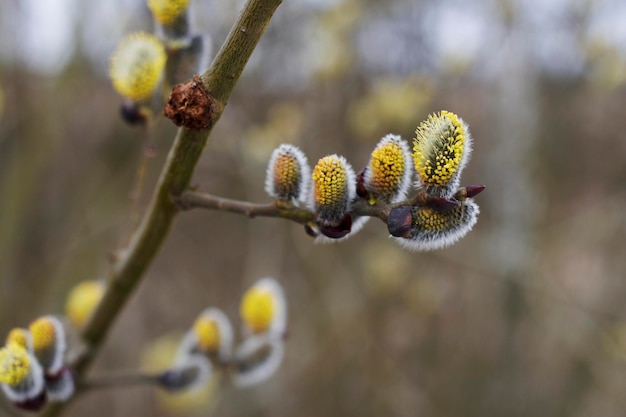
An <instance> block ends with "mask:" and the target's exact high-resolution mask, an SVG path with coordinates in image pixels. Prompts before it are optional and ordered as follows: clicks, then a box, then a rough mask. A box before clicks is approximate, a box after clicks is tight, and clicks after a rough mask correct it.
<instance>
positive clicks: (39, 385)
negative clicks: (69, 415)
mask: <svg viewBox="0 0 626 417" xmlns="http://www.w3.org/2000/svg"><path fill="white" fill-rule="evenodd" d="M0 383H1V384H2V390H3V391H4V393H5V394H6V396H7V397H8V398H9V399H10V400H11V401H14V402H24V401H28V400H30V399H33V398H36V397H37V396H39V395H40V394H41V393H42V392H43V387H44V377H43V371H42V369H41V366H40V365H39V363H38V362H37V360H36V359H35V358H33V357H32V356H31V354H30V353H28V351H27V350H26V349H25V348H24V347H23V346H20V345H19V344H18V343H14V342H12V343H9V344H7V345H6V346H5V347H3V348H2V349H0Z"/></svg>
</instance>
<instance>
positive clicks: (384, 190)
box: [363, 134, 413, 204]
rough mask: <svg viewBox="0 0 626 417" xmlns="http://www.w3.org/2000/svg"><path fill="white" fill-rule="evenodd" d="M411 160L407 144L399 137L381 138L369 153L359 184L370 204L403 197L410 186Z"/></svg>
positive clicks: (391, 201) (398, 199) (388, 136)
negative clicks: (363, 187)
mask: <svg viewBox="0 0 626 417" xmlns="http://www.w3.org/2000/svg"><path fill="white" fill-rule="evenodd" d="M412 173H413V162H412V159H411V151H410V150H409V146H408V145H407V143H406V142H405V141H404V140H402V138H401V137H400V136H397V135H392V134H389V135H387V136H385V137H383V138H382V139H381V140H380V142H379V143H378V145H377V146H376V148H375V149H374V151H373V152H372V154H371V156H370V160H369V163H368V164H367V167H366V168H365V172H364V174H363V185H364V186H365V189H366V190H367V192H368V195H369V202H370V204H375V203H376V202H383V203H395V202H398V201H400V200H403V199H404V198H405V197H406V193H407V191H408V189H409V187H410V185H411V176H412Z"/></svg>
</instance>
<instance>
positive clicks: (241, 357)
mask: <svg viewBox="0 0 626 417" xmlns="http://www.w3.org/2000/svg"><path fill="white" fill-rule="evenodd" d="M284 354H285V347H284V343H283V340H282V338H281V337H279V336H277V335H273V334H263V335H254V336H250V337H248V338H246V339H245V340H244V341H243V343H242V344H241V345H240V346H239V347H238V348H237V350H236V351H235V367H236V368H235V372H234V374H233V384H234V385H235V386H236V387H248V386H251V385H256V384H258V383H260V382H263V381H265V380H266V379H268V378H269V377H270V376H272V375H273V374H274V373H275V372H276V370H277V369H278V368H279V367H280V364H281V363H282V361H283V356H284Z"/></svg>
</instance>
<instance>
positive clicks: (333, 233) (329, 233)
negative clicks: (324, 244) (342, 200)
mask: <svg viewBox="0 0 626 417" xmlns="http://www.w3.org/2000/svg"><path fill="white" fill-rule="evenodd" d="M351 230H352V216H350V215H349V214H346V215H345V216H344V218H343V219H342V220H341V222H340V223H339V224H338V225H335V226H326V225H323V224H322V225H320V232H322V234H323V235H324V236H326V237H329V238H331V239H341V238H342V237H344V236H346V235H347V234H348V233H350V231H351Z"/></svg>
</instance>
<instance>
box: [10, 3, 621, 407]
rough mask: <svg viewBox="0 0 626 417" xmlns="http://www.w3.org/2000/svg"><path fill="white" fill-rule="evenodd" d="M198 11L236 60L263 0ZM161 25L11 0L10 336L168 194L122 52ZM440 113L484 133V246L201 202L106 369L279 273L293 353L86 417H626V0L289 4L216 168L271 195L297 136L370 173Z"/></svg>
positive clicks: (234, 306)
mask: <svg viewBox="0 0 626 417" xmlns="http://www.w3.org/2000/svg"><path fill="white" fill-rule="evenodd" d="M193 1H194V7H195V9H194V12H193V17H192V19H193V22H194V25H195V32H196V33H202V34H205V35H207V36H208V37H210V39H211V41H212V43H213V48H212V49H213V51H216V50H217V49H218V48H219V45H220V44H221V42H222V41H223V39H224V38H225V36H226V34H227V33H228V30H229V28H230V26H231V24H232V22H233V21H234V19H235V17H236V15H237V12H238V9H239V8H240V7H241V5H242V2H241V1H230V0H202V1H201V0H193ZM152 26H153V25H152V21H151V17H150V14H149V12H148V9H147V8H146V6H145V4H144V3H143V2H142V1H140V0H107V1H90V2H82V1H78V0H45V1H41V0H3V1H2V2H0V334H5V333H6V332H7V331H8V330H9V329H10V328H11V327H13V326H18V325H21V326H24V325H26V324H27V323H28V322H29V321H31V320H32V319H34V318H35V317H37V316H39V315H42V314H47V313H57V314H61V313H62V311H63V305H64V300H65V296H66V294H67V292H68V291H69V290H70V288H72V286H73V285H75V284H76V283H77V282H79V281H82V280H85V279H97V278H103V277H105V276H106V273H107V270H108V268H109V266H110V262H111V258H112V255H113V254H114V253H115V252H116V251H117V250H119V249H120V248H122V247H123V245H124V243H125V242H126V239H127V238H128V235H129V232H130V230H131V228H132V225H133V224H134V221H135V220H136V217H137V216H138V215H140V213H141V208H142V207H145V204H146V202H147V200H148V199H149V195H150V191H151V189H152V187H153V185H154V183H155V181H156V177H157V175H158V173H159V170H160V168H161V166H162V164H163V161H164V158H165V156H166V154H167V151H168V148H169V146H170V144H171V143H172V138H173V136H174V134H175V128H174V126H173V125H171V123H170V122H169V121H167V120H161V121H159V122H158V123H157V124H156V126H155V129H154V131H153V134H152V137H150V138H147V135H146V132H145V131H144V130H142V129H141V128H136V127H130V126H127V125H125V124H124V123H123V122H122V121H121V119H120V118H119V115H118V114H119V113H118V112H119V104H120V98H119V97H118V96H117V95H116V94H115V92H114V91H113V89H112V88H111V86H110V82H109V80H108V79H107V60H108V56H109V54H110V53H111V51H112V50H113V49H114V47H115V45H116V43H117V42H118V41H119V39H120V38H121V37H122V36H123V35H124V34H125V33H128V32H130V31H135V30H140V29H142V30H148V31H151V30H152ZM441 109H447V110H450V111H453V112H456V113H458V114H459V115H460V116H461V117H462V118H463V119H464V120H465V121H466V122H467V123H468V124H469V125H470V129H471V132H472V134H473V137H474V141H475V146H474V153H473V156H472V160H471V162H470V163H469V165H468V167H467V168H466V170H465V172H464V174H463V177H462V183H463V184H472V183H482V184H486V185H487V190H486V191H485V192H484V193H483V194H481V195H480V196H478V197H477V199H476V200H477V202H478V204H479V205H480V207H481V214H480V217H479V222H478V224H477V225H476V227H475V228H474V230H473V231H472V232H471V233H470V234H469V235H467V236H466V237H465V238H464V239H463V240H461V241H460V242H459V243H458V244H456V245H454V246H452V247H450V248H448V249H444V250H440V251H436V252H428V253H410V252H406V251H404V250H402V249H401V248H400V247H399V246H397V245H396V244H395V243H394V242H393V241H392V240H390V239H389V238H388V234H387V232H386V227H385V225H384V224H382V223H380V222H379V221H374V220H372V221H370V223H369V224H368V225H367V226H366V227H365V229H364V230H363V231H361V232H360V233H359V234H358V235H357V236H355V237H353V238H352V239H350V240H348V241H346V242H342V243H341V244H335V245H326V246H316V245H313V244H312V241H311V239H310V238H309V237H308V236H307V235H306V234H305V233H304V231H303V230H302V228H301V227H300V226H298V225H296V224H293V223H290V222H287V221H281V220H277V219H264V218H259V219H254V220H251V219H247V218H245V217H242V216H238V215H233V214H228V213H220V212H209V211H192V212H189V213H184V214H182V215H180V216H179V219H178V220H177V222H176V224H175V225H174V227H173V229H172V231H171V233H170V236H169V238H168V239H167V241H166V243H165V245H164V246H163V248H162V250H161V252H160V254H159V256H158V258H157V259H156V261H155V262H154V264H153V265H152V266H151V267H150V269H149V271H148V273H147V276H146V277H145V280H144V281H143V283H142V285H141V287H140V288H139V290H138V291H137V292H136V294H135V295H134V296H133V298H132V300H131V302H130V303H129V305H128V306H127V307H126V309H125V310H124V312H123V314H122V315H121V317H120V319H119V321H118V322H117V324H116V325H115V327H114V329H113V331H112V333H111V335H110V337H109V338H108V342H107V343H106V345H105V346H104V349H103V350H102V352H101V356H100V357H99V359H98V361H97V363H96V366H95V367H94V369H93V371H92V373H91V375H94V376H95V375H98V374H102V373H106V372H111V371H116V370H127V369H136V368H137V367H139V366H140V364H142V363H145V362H146V361H148V362H149V361H150V360H154V358H153V357H154V356H158V354H156V353H155V352H159V350H158V349H157V348H155V344H154V343H155V341H159V340H160V341H161V345H159V346H162V343H163V340H172V338H174V337H176V335H180V334H181V332H183V331H184V330H185V329H186V328H187V327H188V326H189V325H190V323H191V322H192V320H193V319H194V318H195V316H196V315H197V314H198V313H199V312H200V311H201V310H202V309H204V308H205V307H207V306H216V307H219V308H221V309H223V310H225V311H226V312H227V314H228V315H229V316H230V317H231V319H232V320H233V322H234V324H235V326H236V327H238V326H239V318H238V304H239V299H240V296H241V294H242V292H243V291H244V290H245V289H246V288H247V287H248V286H249V285H250V284H252V283H253V282H254V281H255V280H256V279H258V278H259V277H262V276H268V275H269V276H274V277H276V278H277V279H278V280H279V281H280V282H281V283H282V284H283V286H284V288H285V291H286V294H287V298H288V302H289V328H290V335H289V340H288V345H287V353H286V358H285V361H284V363H283V365H282V367H281V369H280V370H279V372H278V373H277V374H276V375H275V376H274V377H273V378H271V379H270V380H268V381H267V382H265V383H263V384H262V385H260V386H258V387H254V388H250V389H245V390H236V389H234V388H232V387H231V386H230V385H229V383H228V380H227V379H222V380H221V381H219V382H216V383H215V384H214V386H213V388H212V390H211V392H210V393H209V394H207V395H206V396H205V398H204V399H203V401H200V402H199V403H194V404H195V405H194V406H193V407H191V408H189V407H187V408H185V407H182V408H181V404H180V401H179V402H178V403H174V404H173V403H172V402H171V401H170V402H168V401H165V402H164V401H163V398H162V396H160V395H159V394H158V393H157V392H156V391H155V390H154V389H153V388H150V387H131V388H124V389H119V390H115V389H111V390H107V391H101V392H93V393H89V394H86V395H84V396H83V397H81V398H80V399H79V400H78V401H77V402H76V403H74V404H72V406H71V407H70V409H69V410H68V411H67V414H66V415H68V416H84V415H89V416H93V417H98V416H106V417H110V416H148V415H150V416H186V415H190V416H191V415H198V416H214V415H220V416H275V417H281V416H290V417H291V416H296V415H299V416H341V415H359V416H381V415H384V416H415V415H419V416H436V417H440V416H441V417H443V416H445V417H454V416H459V417H461V416H464V417H467V416H481V417H488V416H533V417H536V416H552V417H558V416H568V417H571V416H574V417H576V416H579V417H583V416H603V417H611V416H615V417H618V416H624V413H625V411H624V410H626V396H625V395H624V393H625V392H626V307H625V306H624V300H625V299H626V257H625V254H626V210H625V207H626V204H625V203H626V187H625V184H626V160H625V156H626V133H625V132H626V3H624V2H623V1H620V0H580V1H575V0H531V1H522V0H477V1H472V2H466V1H461V0H420V1H415V0H393V1H386V2H380V1H373V0H368V1H364V0H299V1H294V0H285V1H284V4H283V5H281V6H280V7H279V9H278V12H277V13H276V15H275V17H274V19H273V21H272V23H271V26H270V28H269V30H268V31H267V33H266V35H265V37H264V38H263V39H262V41H261V43H260V45H259V47H258V49H257V50H256V51H255V53H254V55H253V57H252V59H251V61H250V63H249V65H248V67H247V69H246V71H245V72H244V74H243V77H242V79H241V80H240V82H239V84H238V85H237V87H236V89H235V91H234V94H233V96H232V97H231V99H230V101H229V103H228V107H227V108H226V111H225V113H224V115H223V117H222V119H221V121H220V123H219V125H218V126H217V127H216V129H215V130H214V133H213V134H212V136H211V138H210V141H209V144H208V146H207V148H206V151H205V154H204V155H203V157H202V159H201V162H200V164H199V166H198V169H197V171H196V174H195V178H194V184H197V185H199V186H200V187H201V190H203V191H207V192H211V193H214V194H217V195H222V196H226V197H230V198H237V199H245V200H250V201H258V202H267V201H269V199H268V198H267V197H266V195H265V194H264V191H263V182H264V181H263V178H264V175H265V165H266V162H267V159H268V158H269V155H270V153H271V151H272V150H273V149H274V148H275V147H276V146H277V145H278V144H280V143H283V142H290V143H294V144H297V145H298V146H300V147H301V148H302V149H303V150H304V151H305V153H306V154H307V155H308V157H309V159H310V160H311V161H312V162H314V161H316V160H317V159H318V158H320V157H322V156H325V155H327V154H331V153H339V154H342V155H344V156H345V157H346V158H347V159H348V160H349V161H350V162H351V163H352V164H353V166H354V167H355V168H356V169H357V170H358V169H359V168H360V167H362V166H363V165H364V164H365V163H366V162H367V159H368V155H369V152H370V151H371V150H372V149H373V147H374V146H375V144H376V143H377V141H378V140H379V139H380V137H381V136H383V135H384V134H386V133H389V132H393V133H396V134H400V135H402V136H403V137H404V138H406V139H409V140H410V139H411V138H412V137H413V132H414V130H415V127H416V126H417V124H418V123H419V122H420V121H421V120H423V119H425V118H426V116H427V115H428V114H429V113H432V112H434V111H438V110H441ZM149 146H153V147H154V156H152V157H150V158H147V159H145V158H144V156H143V155H144V154H145V153H146V152H145V151H146V149H147V147H149ZM142 161H143V162H142ZM142 163H143V164H144V167H145V171H143V172H144V180H143V191H141V192H140V193H137V192H136V191H137V187H136V183H137V177H138V172H140V171H141V170H140V168H139V167H140V166H141V165H142ZM137 207H139V208H137ZM164 336H165V337H166V339H160V338H162V337H164ZM2 401H4V400H2ZM183 403H184V402H183ZM184 405H185V404H183V406H184ZM187 405H189V404H187ZM5 412H6V411H3V410H2V409H1V408H0V415H2V413H5Z"/></svg>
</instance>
